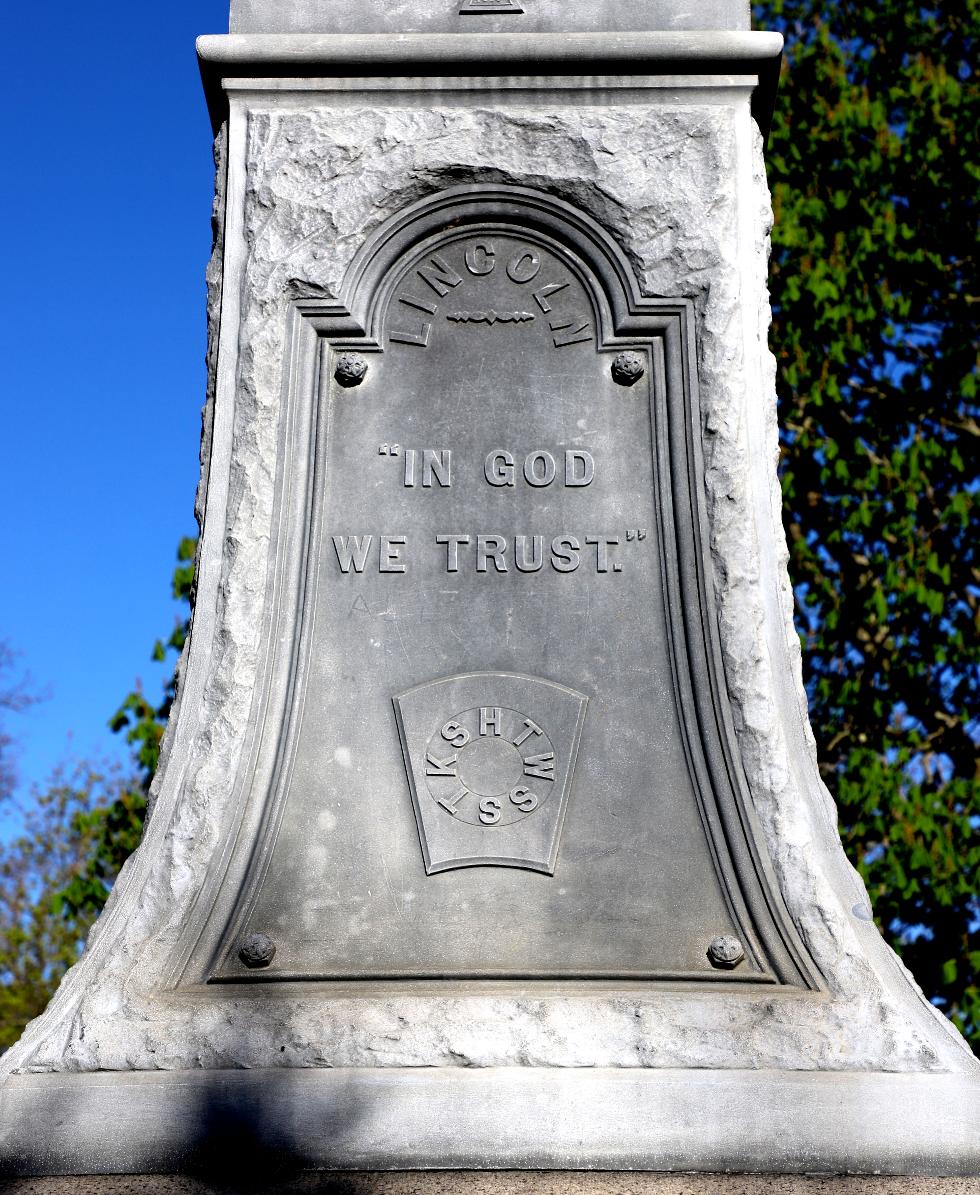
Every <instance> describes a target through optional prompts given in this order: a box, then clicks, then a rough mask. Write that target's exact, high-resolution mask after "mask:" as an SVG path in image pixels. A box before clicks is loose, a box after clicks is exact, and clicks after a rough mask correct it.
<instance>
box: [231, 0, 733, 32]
mask: <svg viewBox="0 0 980 1195" xmlns="http://www.w3.org/2000/svg"><path fill="white" fill-rule="evenodd" d="M520 5H521V7H522V8H523V10H524V11H523V12H520V13H513V14H499V13H494V12H488V11H483V12H478V13H469V14H467V13H462V14H461V12H460V9H461V7H462V2H461V0H361V3H359V4H349V3H347V2H346V0H280V2H275V0H232V4H231V22H230V25H229V29H230V31H231V32H232V33H454V32H464V31H465V32H467V33H503V32H514V33H517V32H524V33H540V32H549V31H551V30H558V31H560V32H572V31H582V32H585V31H591V30H609V31H620V30H622V31H629V30H639V29H642V30H660V29H663V30H678V31H680V30H688V29H748V28H749V6H748V4H747V3H745V2H744V0H699V3H697V4H691V3H683V2H682V0H520Z"/></svg>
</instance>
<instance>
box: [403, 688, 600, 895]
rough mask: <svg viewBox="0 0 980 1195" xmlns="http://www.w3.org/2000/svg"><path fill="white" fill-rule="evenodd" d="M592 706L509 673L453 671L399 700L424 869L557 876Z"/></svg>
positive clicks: (575, 695)
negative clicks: (517, 869)
mask: <svg viewBox="0 0 980 1195" xmlns="http://www.w3.org/2000/svg"><path fill="white" fill-rule="evenodd" d="M587 704H588V698H587V697H585V696H584V695H583V694H582V693H577V692H576V691H575V690H574V689H568V688H565V686H564V685H558V684H555V683H554V682H552V681H546V680H540V679H539V678H537V677H533V676H521V675H519V674H517V673H512V672H471V673H467V674H465V675H463V676H450V677H446V678H445V679H443V680H437V681H430V682H429V683H428V684H424V685H419V686H418V687H417V688H414V689H409V691H408V692H407V693H402V694H401V695H400V696H398V697H395V698H394V706H395V717H396V718H397V720H398V733H399V736H400V738H401V745H402V753H403V755H404V757H405V768H406V771H407V772H408V782H409V785H410V787H411V790H412V801H413V803H414V805H415V817H416V820H417V822H418V828H419V840H420V842H421V844H422V857H423V859H424V861H425V870H426V873H427V874H429V875H431V874H432V873H433V872H436V871H448V870H450V869H451V868H454V867H479V866H496V867H526V868H529V869H530V870H532V871H543V872H545V873H546V874H548V875H553V874H554V871H555V864H556V862H557V859H558V847H559V845H560V840H561V830H562V823H563V822H564V820H565V807H566V805H567V803H568V797H569V790H570V789H571V784H572V775H573V772H574V769H575V757H576V755H577V753H578V744H579V737H580V736H581V733H582V724H583V722H584V721H585V709H586V705H587Z"/></svg>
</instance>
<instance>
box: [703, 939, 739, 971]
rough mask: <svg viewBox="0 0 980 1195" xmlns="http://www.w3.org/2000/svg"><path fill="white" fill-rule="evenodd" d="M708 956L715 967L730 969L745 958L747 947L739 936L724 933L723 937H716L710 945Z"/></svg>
mask: <svg viewBox="0 0 980 1195" xmlns="http://www.w3.org/2000/svg"><path fill="white" fill-rule="evenodd" d="M708 958H709V959H710V960H711V965H712V966H713V967H721V968H723V969H724V970H726V971H730V970H731V969H732V968H733V967H737V966H738V964H739V963H740V962H741V961H742V959H744V958H745V948H744V947H743V945H742V943H741V942H740V941H739V940H738V938H733V937H731V936H730V935H729V934H722V936H721V937H719V938H715V940H714V941H713V942H712V943H711V945H710V946H709V947H708Z"/></svg>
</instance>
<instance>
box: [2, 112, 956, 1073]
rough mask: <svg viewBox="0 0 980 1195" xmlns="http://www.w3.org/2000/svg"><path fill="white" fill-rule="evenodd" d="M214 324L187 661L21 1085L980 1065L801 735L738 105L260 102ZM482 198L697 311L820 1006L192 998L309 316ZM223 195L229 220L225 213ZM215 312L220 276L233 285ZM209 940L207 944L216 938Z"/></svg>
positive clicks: (744, 684) (757, 687)
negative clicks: (907, 943)
mask: <svg viewBox="0 0 980 1195" xmlns="http://www.w3.org/2000/svg"><path fill="white" fill-rule="evenodd" d="M227 153H228V162H229V174H228V181H227V187H228V189H227V220H226V222H225V224H224V236H225V242H224V245H223V257H221V258H220V260H222V261H223V273H222V274H221V276H220V277H221V281H220V285H221V286H223V294H222V296H221V299H220V328H219V330H218V332H217V336H216V340H217V344H218V350H217V360H216V362H215V361H214V358H212V361H213V363H214V400H213V405H209V410H208V412H207V414H206V416H205V428H206V433H205V467H204V476H205V479H206V487H207V488H206V492H203V491H202V497H201V505H202V508H203V509H204V511H205V521H204V532H203V538H202V543H201V549H200V553H201V555H200V579H199V585H198V595H197V606H196V610H195V615H194V626H193V631H192V635H191V639H190V646H189V654H188V655H187V656H186V657H185V659H184V661H183V663H182V676H181V683H180V690H179V694H178V701H177V704H176V707H175V716H174V718H173V719H172V722H171V725H170V728H169V729H168V732H167V736H166V740H165V744H164V753H163V761H164V762H163V767H162V768H161V771H160V773H159V775H158V777H157V780H156V782H155V785H154V792H153V814H152V817H151V820H150V824H149V827H148V830H147V834H146V838H145V841H144V844H143V846H142V847H141V849H140V850H139V851H138V852H137V854H136V855H135V856H134V857H133V858H132V859H131V860H130V862H129V863H128V864H127V866H126V868H125V869H124V871H123V874H122V876H121V877H120V880H119V882H118V883H117V885H116V889H115V891H114V893H113V895H112V898H111V900H110V903H109V906H108V908H107V910H106V913H105V915H104V916H103V917H102V918H101V919H100V921H99V923H98V924H97V926H96V927H95V929H94V930H93V933H92V935H91V939H90V942H89V945H88V949H87V952H86V955H85V957H84V959H83V960H82V962H80V963H79V964H78V965H77V966H76V967H75V968H73V970H72V971H71V972H70V973H69V974H68V976H67V977H66V979H65V981H64V982H63V984H62V986H61V988H60V990H59V992H58V994H57V995H56V997H55V999H54V1000H53V1002H52V1004H51V1006H50V1008H49V1010H48V1011H47V1013H45V1014H44V1016H43V1017H42V1018H40V1019H39V1020H38V1021H37V1022H35V1023H34V1024H33V1025H32V1026H31V1027H30V1028H29V1029H28V1031H27V1032H26V1033H25V1036H24V1038H23V1039H22V1041H21V1043H20V1044H19V1045H18V1046H16V1047H15V1048H14V1049H12V1050H11V1051H9V1053H8V1054H7V1055H6V1056H5V1058H4V1061H3V1069H4V1071H6V1072H10V1071H33V1072H44V1071H89V1072H94V1071H114V1070H155V1069H160V1068H162V1069H169V1070H179V1069H181V1068H237V1067H241V1068H253V1067H256V1068H257V1067H301V1068H303V1067H313V1068H318V1067H354V1068H359V1067H365V1068H386V1067H438V1068H481V1067H491V1066H514V1065H518V1066H522V1067H538V1066H540V1067H553V1068H561V1067H575V1068H577V1067H615V1068H666V1067H674V1068H685V1067H693V1068H715V1069H721V1070H724V1069H727V1068H747V1069H755V1068H773V1069H776V1070H790V1071H800V1070H803V1071H807V1070H823V1071H889V1072H932V1073H942V1072H947V1073H949V1072H953V1073H958V1074H960V1075H976V1074H977V1069H978V1068H977V1063H976V1062H975V1060H974V1059H973V1058H972V1056H971V1055H970V1054H969V1051H968V1050H967V1049H966V1047H965V1045H964V1043H963V1042H962V1040H961V1039H960V1038H959V1037H958V1035H957V1034H956V1033H955V1031H954V1030H953V1029H952V1028H951V1027H950V1025H949V1024H948V1023H947V1022H946V1021H945V1020H944V1018H943V1017H942V1016H941V1015H940V1014H939V1013H938V1012H936V1010H934V1009H933V1008H932V1007H931V1006H930V1005H929V1004H928V1003H927V1002H926V1001H925V1000H924V999H923V998H922V995H921V993H920V991H919V989H918V988H917V987H916V985H915V982H914V980H913V979H912V977H911V976H910V975H909V974H908V973H907V972H906V971H905V970H904V968H903V967H902V965H901V963H900V962H899V960H898V959H897V958H896V957H895V956H894V955H893V954H892V953H891V952H890V951H889V950H888V949H887V948H886V947H885V945H884V943H883V942H882V941H881V939H880V937H879V935H878V934H877V931H876V930H875V928H874V926H873V924H871V923H870V922H869V919H868V913H867V895H866V893H865V891H864V889H863V887H862V885H861V883H860V881H859V879H858V877H857V875H856V874H855V873H854V872H853V871H852V870H851V868H850V867H849V866H848V865H847V863H846V862H845V859H844V856H843V853H842V851H841V847H840V843H839V840H838V838H837V834H836V828H835V815H834V807H833V803H832V801H831V799H830V797H829V795H828V794H827V792H826V790H825V789H824V788H823V787H822V785H821V784H820V782H819V779H818V775H817V770H816V766H815V759H814V750H813V741H812V737H811V735H810V731H809V728H808V725H807V722H806V704H805V697H804V693H803V689H802V684H801V679H800V658H799V643H798V639H797V636H796V634H795V631H794V629H793V623H792V594H791V590H790V585H789V580H788V577H787V573H786V547H785V541H784V538H783V532H782V529H781V525H780V501H779V488H778V484H777V480H776V472H775V462H776V445H777V440H776V414H775V402H774V386H773V380H774V362H773V358H772V356H771V355H770V353H769V351H768V348H767V347H766V332H767V325H768V304H767V295H766V289H765V273H766V258H767V249H768V239H767V233H768V228H769V222H770V211H769V200H768V194H767V191H766V187H765V180H764V169H763V162H762V154H761V144H760V139H759V137H758V134H757V131H756V129H755V127H754V126H753V125H752V123H751V118H750V115H749V110H748V102H747V97H746V99H745V101H744V102H741V103H737V104H719V103H708V102H705V103H703V104H702V103H686V104H663V105H661V104H657V103H655V102H652V101H651V102H647V103H635V104H633V105H632V106H623V107H616V106H609V105H600V104H598V103H590V102H588V98H587V96H586V98H584V99H580V100H579V101H577V102H575V103H569V102H563V103H561V104H556V105H553V106H549V105H548V104H547V103H538V104H537V105H527V106H520V105H515V104H514V103H508V104H506V105H504V104H499V105H491V104H485V105H484V104H454V103H452V102H449V101H441V102H440V103H439V104H438V105H431V104H423V105H420V106H418V107H415V106H413V105H412V104H403V105H401V106H391V107H387V106H385V105H384V103H383V102H379V100H378V99H377V98H375V99H374V100H373V101H372V103H371V105H368V104H366V103H361V102H358V101H356V100H353V99H350V98H347V99H344V98H342V97H341V98H338V97H337V96H334V97H332V99H331V101H330V103H329V104H328V103H324V104H319V103H317V102H316V100H315V97H314V99H313V100H312V101H311V99H310V97H309V96H305V97H300V96H296V97H290V95H289V94H288V92H285V93H284V92H282V91H279V92H277V94H276V95H275V97H274V102H273V101H272V100H271V99H266V98H264V97H263V96H261V95H252V96H251V97H248V96H244V97H242V98H241V99H236V100H235V101H234V103H233V105H232V114H231V124H230V127H229V134H228V149H227ZM469 181H473V182H488V181H495V182H500V183H510V184H516V185H520V186H522V187H531V188H539V189H542V190H544V191H546V192H548V193H550V194H552V195H556V196H558V197H560V198H561V199H563V200H566V201H567V202H569V203H571V204H574V205H576V206H577V207H579V208H580V209H582V210H583V211H584V212H586V213H588V214H589V215H590V216H591V217H592V218H594V219H595V220H596V221H598V222H599V223H600V224H601V225H602V226H604V228H605V229H606V230H608V232H609V234H610V235H611V236H612V237H613V238H615V240H616V241H617V242H618V243H619V245H620V246H621V247H622V249H623V250H624V251H625V253H626V254H627V256H628V258H629V260H630V261H631V262H632V264H633V268H634V270H635V273H636V276H637V278H638V280H639V284H640V287H641V289H642V291H643V292H644V293H646V294H649V295H662V296H674V297H676V296H683V297H686V298H689V299H690V300H692V301H693V303H694V304H695V307H696V312H697V325H698V337H699V342H698V343H699V359H698V370H699V374H700V385H701V400H702V410H703V427H702V428H701V435H702V442H703V448H704V454H705V470H706V495H705V497H706V508H707V512H708V530H709V537H710V550H711V558H712V563H713V570H714V583H715V591H716V592H715V597H716V603H717V609H718V616H719V627H720V640H721V650H722V654H723V659H724V666H725V674H726V680H727V686H728V692H729V697H730V701H731V705H732V709H733V712H734V717H735V721H736V727H737V732H738V741H739V747H740V751H741V756H742V764H743V766H744V769H745V772H746V775H747V777H748V780H749V785H750V790H751V796H752V800H753V802H754V806H755V810H756V812H757V815H758V817H759V819H760V822H761V825H762V829H763V832H764V835H765V838H766V841H767V843H768V848H769V852H770V855H771V858H772V862H773V866H774V869H775V874H776V876H777V879H778V883H779V886H780V889H781V891H782V895H783V898H784V900H785V902H786V905H787V907H788V909H789V913H790V916H791V917H792V919H793V921H794V923H795V925H796V927H797V929H798V931H799V933H800V934H801V936H802V938H803V940H804V941H805V943H806V945H807V948H808V950H809V952H810V954H811V956H812V958H813V959H814V960H815V962H816V965H817V967H818V968H819V970H820V972H821V974H822V975H823V978H824V982H825V985H826V990H825V991H822V992H818V993H809V994H805V993H801V992H799V991H797V992H794V993H781V992H773V993H770V994H765V995H761V996H760V995H746V994H745V993H734V992H730V991H724V990H718V991H711V992H705V991H698V990H685V989H684V988H676V989H666V988H662V989H658V990H653V989H640V988H634V989H630V990H622V991H618V990H602V989H590V990H561V989H552V990H547V991H542V990H537V989H534V988H531V987H528V985H521V984H519V983H515V984H510V985H506V984H505V985H500V986H498V987H496V988H492V989H482V990H469V991H467V990H465V989H464V990H449V991H447V990H445V989H440V988H433V989H431V990H422V989H411V988H407V987H402V988H400V989H394V988H392V989H386V990H384V991H374V992H372V993H371V994H370V995H366V994H365V993H363V992H360V993H350V992H343V991H337V992H327V991H324V990H322V989H321V990H311V989H309V988H305V987H303V986H302V985H299V986H296V987H294V988H290V989H287V990H285V991H278V992H270V991H265V992H258V991H256V990H255V989H254V988H248V989H245V988H241V987H236V988H233V989H229V988H227V987H226V988H224V989H223V990H215V989H214V988H206V987H203V986H200V985H194V984H190V985H186V986H182V985H181V976H182V974H183V967H184V964H185V962H186V958H187V954H188V946H187V942H188V935H189V934H191V935H192V934H193V933H195V932H200V927H201V923H202V922H201V918H202V915H203V914H204V913H206V909H207V906H208V903H209V900H210V899H211V898H212V897H213V892H214V889H213V887H210V886H209V885H211V884H212V883H213V881H214V878H215V877H214V875H213V871H212V869H213V867H214V861H215V859H217V858H220V857H221V854H220V852H221V851H222V850H223V849H224V848H223V844H225V843H227V842H228V841H229V838H230V836H232V835H233V834H234V830H235V825H236V821H235V818H236V816H237V810H238V808H239V793H240V783H241V777H243V776H244V774H245V770H246V765H247V752H248V750H249V743H250V738H249V735H250V728H251V727H252V725H253V716H254V715H253V709H254V703H255V701H256V699H257V697H256V695H257V693H258V691H259V689H260V684H261V670H262V666H263V628H264V627H265V625H266V613H267V612H266V605H267V601H268V589H267V582H268V579H269V576H270V571H269V570H270V568H271V562H270V552H269V549H270V543H271V542H272V533H273V526H272V520H273V510H274V497H275V473H276V461H277V446H278V439H279V411H280V395H281V389H282V363H283V359H284V337H285V332H286V328H287V316H288V314H289V311H290V307H291V304H292V303H293V302H294V301H295V300H297V299H299V298H301V297H303V296H314V297H321V298H329V297H339V296H342V295H343V294H344V286H345V282H344V279H345V272H346V270H347V267H348V265H349V263H350V262H351V260H352V258H353V256H354V254H355V253H356V252H357V250H358V249H359V247H360V246H361V244H362V243H363V241H364V238H365V237H366V236H367V235H368V234H369V233H371V232H372V231H373V230H375V229H377V228H378V227H379V226H380V225H381V224H382V223H383V222H384V221H385V220H387V219H388V218H389V217H391V216H393V215H394V214H395V213H397V212H398V211H399V210H400V209H402V208H403V207H404V206H405V205H406V204H409V203H411V202H413V201H415V200H417V199H420V198H422V197H424V196H426V195H429V194H431V193H433V192H435V191H438V190H440V189H443V188H446V187H450V186H459V185H461V184H465V183H467V182H469ZM219 202H221V201H220V200H219ZM211 283H212V287H213V288H214V290H213V292H212V311H213V313H214V315H215V316H216V317H219V311H218V308H219V299H218V296H217V293H216V292H217V287H218V286H219V271H218V269H217V267H215V268H214V269H213V270H212V273H211ZM195 927H196V928H195Z"/></svg>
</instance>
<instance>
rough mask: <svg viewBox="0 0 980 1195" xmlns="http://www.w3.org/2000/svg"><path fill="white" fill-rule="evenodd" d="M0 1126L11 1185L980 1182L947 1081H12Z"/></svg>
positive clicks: (381, 1075)
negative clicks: (164, 1178) (648, 1174)
mask: <svg viewBox="0 0 980 1195" xmlns="http://www.w3.org/2000/svg"><path fill="white" fill-rule="evenodd" d="M0 1112H2V1116H0V1124H2V1128H0V1175H4V1176H13V1175H43V1174H48V1175H67V1174H140V1173H143V1174H146V1173H154V1172H188V1171H190V1172H198V1173H205V1174H206V1173H208V1172H209V1171H210V1172H212V1173H219V1174H221V1175H222V1177H223V1178H225V1179H227V1178H228V1177H229V1176H230V1175H231V1174H233V1173H234V1172H236V1171H237V1172H239V1173H242V1174H244V1173H247V1174H249V1175H251V1176H252V1177H255V1176H257V1175H260V1174H262V1173H263V1171H267V1172H274V1173H275V1174H276V1176H277V1177H279V1178H282V1177H284V1176H286V1175H288V1174H289V1173H290V1172H293V1173H295V1172H296V1171H299V1170H305V1169H321V1170H340V1169H351V1170H411V1169H433V1170H435V1169H474V1170H475V1169H486V1170H494V1169H499V1170H522V1169H553V1170H596V1171H598V1170H647V1171H700V1172H705V1173H719V1172H721V1173H724V1172H726V1171H728V1172H746V1173H768V1174H841V1173H849V1174H921V1175H935V1176H940V1175H944V1176H953V1175H976V1174H980V1079H978V1078H976V1077H969V1076H965V1075H952V1074H940V1075H921V1074H919V1075H914V1074H905V1075H900V1074H887V1073H882V1072H863V1073H860V1072H858V1073H854V1072H852V1073H847V1074H840V1073H837V1074H828V1073H826V1072H816V1071H772V1070H769V1071H766V1070H761V1071H746V1070H695V1071H678V1070H662V1071H651V1070H642V1069H634V1070H612V1069H607V1068H599V1069H591V1068H568V1069H557V1068H536V1069H528V1068H522V1067H487V1068H477V1069H469V1068H463V1067H450V1068H446V1069H443V1068H423V1069H418V1068H401V1069H388V1070H383V1071H379V1070H375V1069H371V1068H336V1069H330V1070H320V1069H317V1070H299V1071H295V1070H294V1071H286V1070H251V1071H241V1070H235V1071H232V1070H209V1071H208V1070H205V1071H190V1072H188V1071H181V1072H173V1071H141V1072H131V1073H126V1074H112V1075H107V1074H104V1073H99V1072H95V1073H89V1074H43V1075H42V1074H37V1075H14V1076H10V1077H8V1078H7V1079H6V1080H5V1082H4V1084H3V1087H2V1089H0ZM41 1124H43V1125H45V1129H46V1131H45V1132H44V1133H43V1134H42V1133H39V1132H38V1125H41ZM231 1142H234V1149H233V1151H232V1152H229V1143H231Z"/></svg>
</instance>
